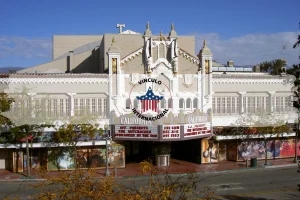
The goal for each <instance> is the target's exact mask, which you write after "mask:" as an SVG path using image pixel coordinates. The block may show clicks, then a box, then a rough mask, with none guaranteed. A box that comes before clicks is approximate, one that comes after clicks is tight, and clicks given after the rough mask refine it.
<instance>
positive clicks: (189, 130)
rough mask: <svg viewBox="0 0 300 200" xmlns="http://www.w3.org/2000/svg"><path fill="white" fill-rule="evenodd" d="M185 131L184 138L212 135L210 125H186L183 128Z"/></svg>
mask: <svg viewBox="0 0 300 200" xmlns="http://www.w3.org/2000/svg"><path fill="white" fill-rule="evenodd" d="M183 129H184V131H183V132H184V138H188V137H195V136H199V135H206V134H210V133H211V126H210V123H198V124H185V125H184V126H183Z"/></svg>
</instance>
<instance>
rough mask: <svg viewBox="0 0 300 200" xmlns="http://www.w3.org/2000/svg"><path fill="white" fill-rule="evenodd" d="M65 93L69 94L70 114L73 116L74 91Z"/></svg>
mask: <svg viewBox="0 0 300 200" xmlns="http://www.w3.org/2000/svg"><path fill="white" fill-rule="evenodd" d="M67 95H69V97H70V113H69V114H70V116H74V115H75V114H74V96H75V95H76V93H67Z"/></svg>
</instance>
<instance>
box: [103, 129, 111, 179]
mask: <svg viewBox="0 0 300 200" xmlns="http://www.w3.org/2000/svg"><path fill="white" fill-rule="evenodd" d="M108 128H109V125H108V124H105V125H104V133H105V145H106V159H105V160H106V170H105V176H110V172H109V169H108V145H107V140H108V139H109V135H108V132H109V131H108Z"/></svg>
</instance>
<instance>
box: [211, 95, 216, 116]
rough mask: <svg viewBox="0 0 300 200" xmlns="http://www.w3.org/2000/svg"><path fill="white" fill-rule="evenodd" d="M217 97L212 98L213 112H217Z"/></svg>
mask: <svg viewBox="0 0 300 200" xmlns="http://www.w3.org/2000/svg"><path fill="white" fill-rule="evenodd" d="M215 101H216V98H215V97H213V98H212V110H213V113H216V102H215Z"/></svg>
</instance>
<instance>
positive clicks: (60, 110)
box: [59, 99, 65, 116]
mask: <svg viewBox="0 0 300 200" xmlns="http://www.w3.org/2000/svg"><path fill="white" fill-rule="evenodd" d="M59 115H60V116H64V115H65V112H64V99H60V100H59Z"/></svg>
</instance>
